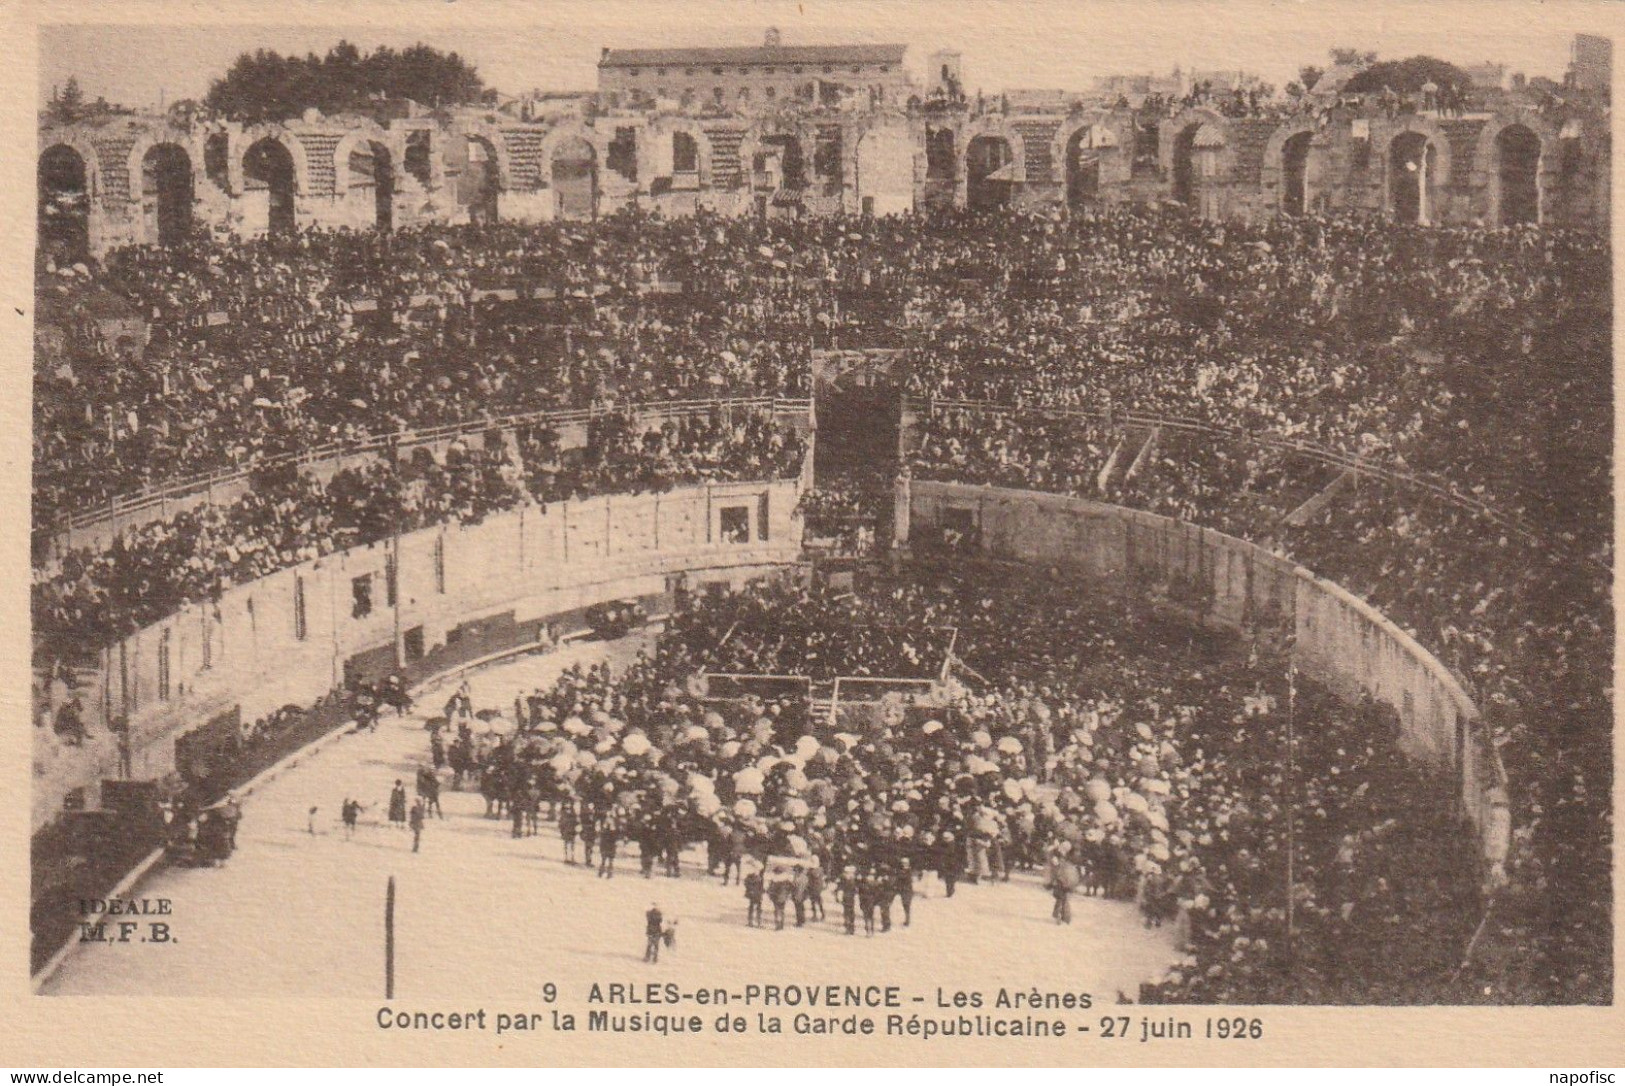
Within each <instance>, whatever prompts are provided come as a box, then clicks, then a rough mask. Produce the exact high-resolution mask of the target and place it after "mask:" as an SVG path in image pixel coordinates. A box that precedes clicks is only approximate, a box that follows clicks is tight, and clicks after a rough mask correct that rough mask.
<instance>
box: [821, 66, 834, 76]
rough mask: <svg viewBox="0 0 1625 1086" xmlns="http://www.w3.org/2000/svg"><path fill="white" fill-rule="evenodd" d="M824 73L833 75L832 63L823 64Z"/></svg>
mask: <svg viewBox="0 0 1625 1086" xmlns="http://www.w3.org/2000/svg"><path fill="white" fill-rule="evenodd" d="M824 74H825V75H834V74H835V65H833V64H826V65H824Z"/></svg>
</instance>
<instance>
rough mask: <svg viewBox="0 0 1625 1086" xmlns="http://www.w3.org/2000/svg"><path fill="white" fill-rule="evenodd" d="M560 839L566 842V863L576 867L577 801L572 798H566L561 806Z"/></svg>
mask: <svg viewBox="0 0 1625 1086" xmlns="http://www.w3.org/2000/svg"><path fill="white" fill-rule="evenodd" d="M559 839H560V840H562V841H563V842H564V862H565V863H567V864H569V865H571V866H572V867H573V866H575V862H576V801H575V799H574V797H572V796H565V797H564V802H563V803H561V804H560V805H559Z"/></svg>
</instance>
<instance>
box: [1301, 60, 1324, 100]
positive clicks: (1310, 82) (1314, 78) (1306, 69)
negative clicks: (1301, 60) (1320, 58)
mask: <svg viewBox="0 0 1625 1086" xmlns="http://www.w3.org/2000/svg"><path fill="white" fill-rule="evenodd" d="M1325 74H1326V69H1324V68H1321V67H1317V66H1316V65H1313V64H1305V65H1304V66H1303V67H1302V68H1299V69H1298V85H1299V86H1300V87H1301V88H1302V89H1303V91H1304V93H1306V94H1307V93H1308V92H1309V91H1312V90H1314V89H1315V84H1316V83H1319V82H1320V77H1321V76H1323V75H1325Z"/></svg>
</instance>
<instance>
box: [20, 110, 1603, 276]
mask: <svg viewBox="0 0 1625 1086" xmlns="http://www.w3.org/2000/svg"><path fill="white" fill-rule="evenodd" d="M1317 132H1318V130H1317V129H1316V128H1315V127H1314V126H1313V124H1312V123H1310V122H1307V121H1305V122H1299V123H1294V124H1289V125H1286V126H1283V127H1282V128H1281V129H1278V130H1277V131H1276V132H1275V133H1274V134H1273V135H1272V136H1271V138H1270V140H1269V143H1268V145H1267V147H1266V149H1265V154H1264V169H1265V174H1266V183H1267V184H1268V185H1272V186H1273V187H1274V188H1275V190H1276V193H1277V196H1276V198H1277V201H1278V205H1279V207H1280V209H1281V210H1282V211H1283V212H1285V213H1286V214H1302V213H1304V212H1306V211H1308V210H1310V209H1312V208H1313V207H1315V206H1316V203H1317V199H1318V198H1319V197H1321V196H1322V195H1324V194H1325V193H1326V191H1327V190H1328V189H1329V187H1330V182H1329V180H1328V178H1327V170H1326V169H1325V163H1324V162H1323V161H1320V160H1321V159H1322V158H1323V156H1321V155H1317V153H1316V149H1317V147H1319V146H1321V144H1318V143H1317V141H1316V136H1317ZM1385 132H1386V137H1385V142H1384V145H1383V146H1381V147H1380V148H1373V150H1374V151H1375V152H1376V153H1377V158H1378V163H1379V165H1380V167H1381V169H1382V170H1383V171H1385V173H1384V175H1383V177H1382V179H1381V180H1382V187H1383V193H1384V206H1385V207H1387V208H1388V210H1389V211H1390V212H1391V213H1392V214H1393V215H1394V216H1395V217H1396V218H1399V219H1401V220H1404V221H1410V222H1418V223H1429V222H1433V221H1436V219H1437V218H1438V211H1439V208H1438V200H1439V195H1440V191H1441V190H1442V189H1443V187H1444V185H1445V181H1446V179H1448V178H1449V177H1450V176H1451V168H1452V167H1451V146H1450V142H1449V140H1448V139H1447V138H1446V137H1445V135H1444V133H1443V132H1442V131H1441V130H1440V129H1439V128H1438V127H1437V125H1435V124H1433V123H1432V122H1430V121H1428V120H1426V119H1425V118H1407V119H1405V120H1404V121H1402V122H1401V123H1400V124H1399V125H1397V126H1394V127H1392V128H1390V129H1387V130H1385ZM420 134H421V136H422V138H421V140H419V139H417V138H416V136H414V135H409V136H408V137H407V141H406V144H405V147H404V151H403V152H401V154H400V156H399V157H400V159H401V161H397V153H396V151H395V150H393V149H392V148H391V147H390V146H389V145H388V144H387V143H386V142H385V141H384V140H383V139H381V138H377V137H376V136H372V135H369V134H366V133H355V134H351V135H349V136H346V137H345V138H344V139H343V140H342V141H341V142H340V143H339V144H338V146H337V148H336V149H335V152H334V170H335V180H334V187H335V193H336V194H337V195H339V196H341V197H343V198H347V199H352V200H361V201H366V202H367V203H368V204H369V205H370V208H371V218H372V222H373V225H375V226H376V227H377V228H378V229H379V230H384V231H387V230H390V229H392V228H393V226H394V224H395V216H396V208H397V198H398V196H399V195H400V185H399V179H400V176H401V172H402V170H403V169H404V170H405V172H407V173H409V174H411V175H413V176H416V177H418V178H419V179H420V180H422V181H425V182H427V181H428V179H429V177H430V176H431V171H432V170H433V169H434V167H433V165H432V164H431V161H430V159H431V156H430V149H429V142H428V134H427V132H426V131H425V132H422V133H420ZM250 135H251V136H252V135H254V134H253V133H251V134H250ZM888 136H889V137H890V138H887V137H888ZM899 136H901V133H899V132H897V131H895V130H889V129H886V128H885V127H884V126H875V127H873V128H871V129H869V130H868V131H866V132H864V133H863V134H862V135H860V137H859V138H858V140H857V143H856V146H855V147H854V148H852V151H851V154H850V156H848V155H847V152H846V150H845V149H844V148H841V147H840V146H839V145H838V144H837V146H836V149H835V151H834V154H835V155H836V157H837V158H838V159H839V167H838V172H839V173H840V174H842V175H845V174H846V173H847V171H848V170H850V171H851V173H852V174H853V175H855V177H856V180H857V184H858V188H859V191H860V194H861V199H862V201H863V206H864V208H865V210H873V211H892V210H901V209H904V208H906V207H911V206H912V204H913V151H912V147H911V146H910V143H909V141H908V140H907V139H906V138H904V139H899V138H898V137H899ZM656 138H657V140H658V141H659V143H660V144H661V146H659V147H658V151H657V153H658V154H659V155H660V156H661V161H660V163H659V165H660V167H661V169H662V170H664V169H665V168H666V167H667V166H668V164H669V169H670V176H671V177H672V178H673V180H674V183H677V184H680V185H681V186H683V187H688V188H696V189H697V188H699V187H702V186H703V185H704V184H705V183H706V182H707V180H708V179H709V175H710V174H711V171H712V158H713V148H712V141H711V139H710V137H709V136H708V135H707V134H706V133H705V132H704V131H703V130H702V129H700V128H699V127H698V126H691V125H682V126H679V127H676V128H673V129H671V130H669V131H661V132H659V133H658V135H657V137H656ZM1158 138H1159V140H1160V147H1159V151H1158V155H1159V161H1160V164H1161V168H1162V172H1163V174H1164V176H1165V177H1166V178H1167V180H1168V181H1169V183H1170V189H1169V191H1170V195H1171V196H1172V198H1173V199H1174V200H1175V201H1177V202H1179V203H1182V204H1186V205H1188V206H1191V207H1192V208H1194V209H1197V210H1201V211H1204V212H1211V211H1213V210H1215V208H1216V204H1215V201H1216V198H1217V190H1218V189H1219V188H1220V187H1221V186H1222V184H1223V183H1224V181H1225V179H1226V177H1227V176H1228V174H1229V172H1230V170H1231V169H1232V166H1233V161H1234V143H1233V140H1232V138H1231V135H1230V132H1229V129H1228V125H1227V123H1226V121H1225V119H1224V118H1223V117H1221V116H1219V115H1218V114H1214V113H1211V112H1210V111H1207V110H1194V111H1191V112H1189V113H1187V114H1184V115H1182V116H1180V117H1178V118H1176V119H1174V121H1172V122H1171V123H1169V124H1167V125H1164V126H1163V128H1162V130H1161V131H1160V132H1159V133H1158ZM1569 138H1572V137H1571V134H1570V133H1569V132H1568V131H1567V130H1565V132H1564V133H1563V134H1562V137H1561V139H1562V142H1565V143H1566V142H1567V140H1568V139H1569ZM807 139H808V135H807V134H804V133H798V132H794V131H779V132H768V133H759V132H752V133H750V134H748V135H747V136H746V138H745V140H744V141H743V142H742V144H741V145H740V148H739V151H740V169H741V170H742V171H748V172H749V176H748V178H747V184H748V187H752V188H756V187H758V186H757V185H756V184H755V183H754V182H755V181H756V179H757V178H760V177H763V176H768V177H771V178H772V182H773V184H774V185H775V186H776V187H778V188H782V189H788V190H792V191H798V190H803V189H805V188H807V187H808V184H809V178H810V176H811V174H812V172H813V171H810V170H809V168H808V167H809V164H808V159H809V157H810V156H809V155H808V153H807V149H806V141H807ZM1132 139H1133V137H1132V134H1131V133H1129V132H1127V131H1124V130H1123V128H1122V124H1121V123H1120V121H1114V120H1112V119H1109V118H1107V117H1105V116H1098V117H1094V118H1089V119H1085V120H1082V121H1079V122H1075V123H1073V124H1071V125H1068V126H1063V127H1062V128H1061V129H1060V130H1059V131H1058V132H1057V133H1056V135H1055V137H1054V144H1053V147H1052V157H1053V160H1054V161H1055V162H1056V163H1057V164H1058V173H1059V175H1060V180H1062V182H1063V183H1064V188H1065V198H1066V201H1067V203H1068V204H1070V205H1073V206H1080V205H1085V204H1088V203H1090V202H1091V201H1093V200H1095V199H1097V198H1098V197H1099V195H1100V193H1101V191H1102V188H1103V187H1104V186H1105V185H1106V184H1108V183H1111V182H1116V181H1121V180H1126V179H1127V177H1128V176H1129V168H1130V167H1129V162H1128V158H1129V152H1130V150H1131V141H1132ZM1559 141H1560V137H1559V134H1558V133H1554V132H1552V131H1551V130H1550V128H1549V126H1547V125H1545V124H1544V123H1543V122H1541V121H1539V120H1538V119H1535V118H1528V117H1518V118H1514V119H1509V120H1505V121H1503V122H1501V123H1499V124H1492V125H1490V126H1487V127H1486V128H1485V130H1484V131H1483V132H1482V133H1481V134H1480V136H1479V146H1478V149H1477V152H1478V153H1477V156H1476V159H1477V161H1476V163H1475V166H1476V168H1477V170H1478V171H1479V172H1478V175H1477V177H1476V180H1477V181H1478V182H1479V183H1482V184H1484V185H1486V186H1488V188H1489V190H1490V206H1491V208H1492V209H1493V212H1492V214H1493V215H1494V217H1495V218H1496V220H1497V221H1498V222H1499V223H1500V224H1503V225H1516V224H1521V223H1537V222H1539V221H1541V218H1542V215H1543V207H1544V206H1545V205H1544V199H1543V197H1544V188H1545V186H1546V183H1547V181H1546V179H1547V175H1548V174H1549V172H1550V171H1551V170H1552V169H1553V165H1552V159H1553V158H1554V157H1555V156H1556V155H1557V154H1558V146H1557V144H1558V143H1559ZM823 150H824V149H823V148H822V147H820V148H819V153H820V154H822V152H823ZM668 151H669V159H668V158H667V157H666V155H667V153H668ZM924 151H925V176H926V179H927V181H928V182H930V181H938V182H951V183H954V184H956V185H958V184H963V186H964V190H963V198H964V202H965V203H966V204H967V205H969V206H971V207H973V208H986V207H997V206H1002V205H1004V204H1007V203H1009V202H1010V201H1011V200H1012V199H1013V197H1014V194H1015V192H1016V191H1017V189H1018V187H1019V185H1020V183H1021V182H1022V181H1023V180H1024V179H1025V177H1026V142H1025V140H1024V138H1023V137H1022V135H1021V134H1020V133H1019V132H1017V131H1015V130H1014V129H1013V128H1012V127H1011V126H1009V125H1008V124H1007V123H1006V122H1004V121H1003V120H1002V119H998V118H988V119H986V120H985V121H983V122H979V123H978V124H975V125H972V126H971V127H969V128H968V129H964V130H957V129H956V128H954V127H952V126H941V127H928V128H927V130H926V132H925V146H924ZM229 153H230V144H229V142H228V138H227V137H226V134H225V133H223V132H221V133H214V134H213V135H211V136H210V137H208V139H207V140H205V141H204V143H203V145H202V157H203V160H204V161H203V163H202V165H203V170H202V172H201V174H200V173H199V172H198V171H197V170H196V168H195V167H196V164H195V163H194V161H193V150H192V148H190V147H188V146H187V145H185V144H183V143H182V142H180V141H178V140H170V139H163V138H158V139H150V138H149V139H144V140H142V141H140V142H138V143H137V144H136V145H135V146H134V147H132V149H131V151H130V155H129V157H130V165H129V168H130V177H131V184H132V190H133V191H132V196H135V197H137V198H138V200H139V203H140V205H141V214H142V216H143V220H144V221H143V228H144V236H145V237H146V238H147V239H148V240H149V241H153V242H156V243H158V244H161V245H173V244H177V243H179V242H180V240H182V239H183V238H185V237H186V236H187V235H188V234H189V233H190V231H191V229H192V226H193V215H194V208H195V205H196V202H197V193H196V191H195V187H196V184H197V181H196V179H197V178H198V177H200V176H201V177H203V178H206V179H208V180H209V181H212V182H214V183H215V184H216V185H217V186H218V187H219V188H220V189H222V190H225V191H229V190H230V189H231V188H232V187H233V186H232V178H233V176H234V175H235V176H236V177H237V178H238V182H237V183H238V184H239V185H240V187H241V193H242V194H243V196H244V197H245V198H246V200H245V207H244V212H243V214H244V218H245V225H246V226H247V228H248V229H249V230H250V231H251V232H261V231H263V232H268V233H270V234H272V235H280V234H287V233H291V232H292V231H293V230H294V229H295V228H296V225H297V206H298V197H299V195H300V192H299V184H300V178H302V177H305V176H308V175H307V172H306V168H305V161H304V157H305V153H304V147H303V145H302V144H301V143H300V141H299V140H297V139H295V138H293V137H291V136H289V135H286V134H284V133H279V132H269V133H265V134H260V135H258V136H257V138H252V139H251V141H250V142H248V145H247V146H246V148H244V150H243V152H242V155H241V159H240V161H239V162H238V163H237V164H236V165H237V166H238V167H239V168H240V173H235V172H234V170H233V168H232V167H233V164H232V163H231V162H230V161H229ZM600 157H601V156H600V153H599V148H598V147H597V145H596V144H595V142H594V141H593V140H592V139H591V138H589V134H588V133H587V132H586V131H584V130H581V129H579V128H569V127H567V128H564V129H559V130H555V131H553V132H550V133H549V134H548V135H547V137H546V138H545V139H544V140H543V142H542V145H541V163H542V168H543V169H544V170H545V171H546V174H547V177H546V180H547V182H548V185H549V187H550V189H551V191H552V194H553V197H552V198H553V201H554V209H553V210H554V214H555V215H556V216H557V217H559V218H564V219H590V218H593V217H594V216H596V214H597V213H598V206H599V201H600V196H601V180H600V169H601V165H602V163H601V161H600ZM848 157H850V162H848ZM815 165H827V164H822V163H815ZM443 168H444V170H445V173H446V180H447V181H448V182H449V187H450V189H451V192H452V194H453V199H454V200H455V201H456V203H457V204H458V205H459V206H460V207H461V208H463V209H465V210H466V212H467V214H468V216H469V218H470V219H472V220H474V221H477V222H479V221H493V220H495V219H497V218H498V217H499V215H500V194H501V193H502V192H503V191H504V190H506V189H508V188H509V187H510V184H511V178H512V164H511V163H510V161H509V159H508V155H507V152H506V148H505V147H504V145H503V141H502V140H501V137H500V135H499V134H498V133H497V132H495V131H490V132H481V131H474V132H467V133H460V134H458V135H454V136H453V137H452V138H451V142H450V146H449V147H448V148H447V154H446V156H445V161H444V167H443ZM633 168H634V169H635V166H634V167H633ZM100 170H101V166H100V163H99V161H98V158H97V153H96V149H95V147H94V146H92V145H89V144H87V143H85V142H83V141H80V140H77V139H73V138H68V139H64V140H62V141H60V142H56V143H53V144H51V145H49V146H47V147H46V148H45V150H44V151H43V152H42V153H41V155H40V159H39V172H38V181H39V222H40V236H41V241H42V244H43V245H48V246H50V247H53V248H60V249H63V250H67V251H71V252H73V253H75V254H82V253H84V252H85V251H87V249H88V243H89V236H88V235H89V210H90V204H91V202H92V201H93V200H94V199H95V196H96V185H97V178H98V177H99V175H100Z"/></svg>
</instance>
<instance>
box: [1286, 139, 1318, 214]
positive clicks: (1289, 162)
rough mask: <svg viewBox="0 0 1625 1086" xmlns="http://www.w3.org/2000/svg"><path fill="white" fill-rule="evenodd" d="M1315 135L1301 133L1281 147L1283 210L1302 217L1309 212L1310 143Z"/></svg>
mask: <svg viewBox="0 0 1625 1086" xmlns="http://www.w3.org/2000/svg"><path fill="white" fill-rule="evenodd" d="M1313 138H1314V137H1313V134H1312V133H1309V132H1299V133H1298V134H1297V135H1295V136H1292V137H1290V138H1289V139H1288V140H1287V141H1286V143H1284V144H1282V146H1281V210H1282V211H1284V212H1286V213H1287V214H1288V215H1302V214H1303V213H1304V212H1306V211H1308V210H1309V207H1310V203H1309V143H1310V140H1312V139H1313Z"/></svg>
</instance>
